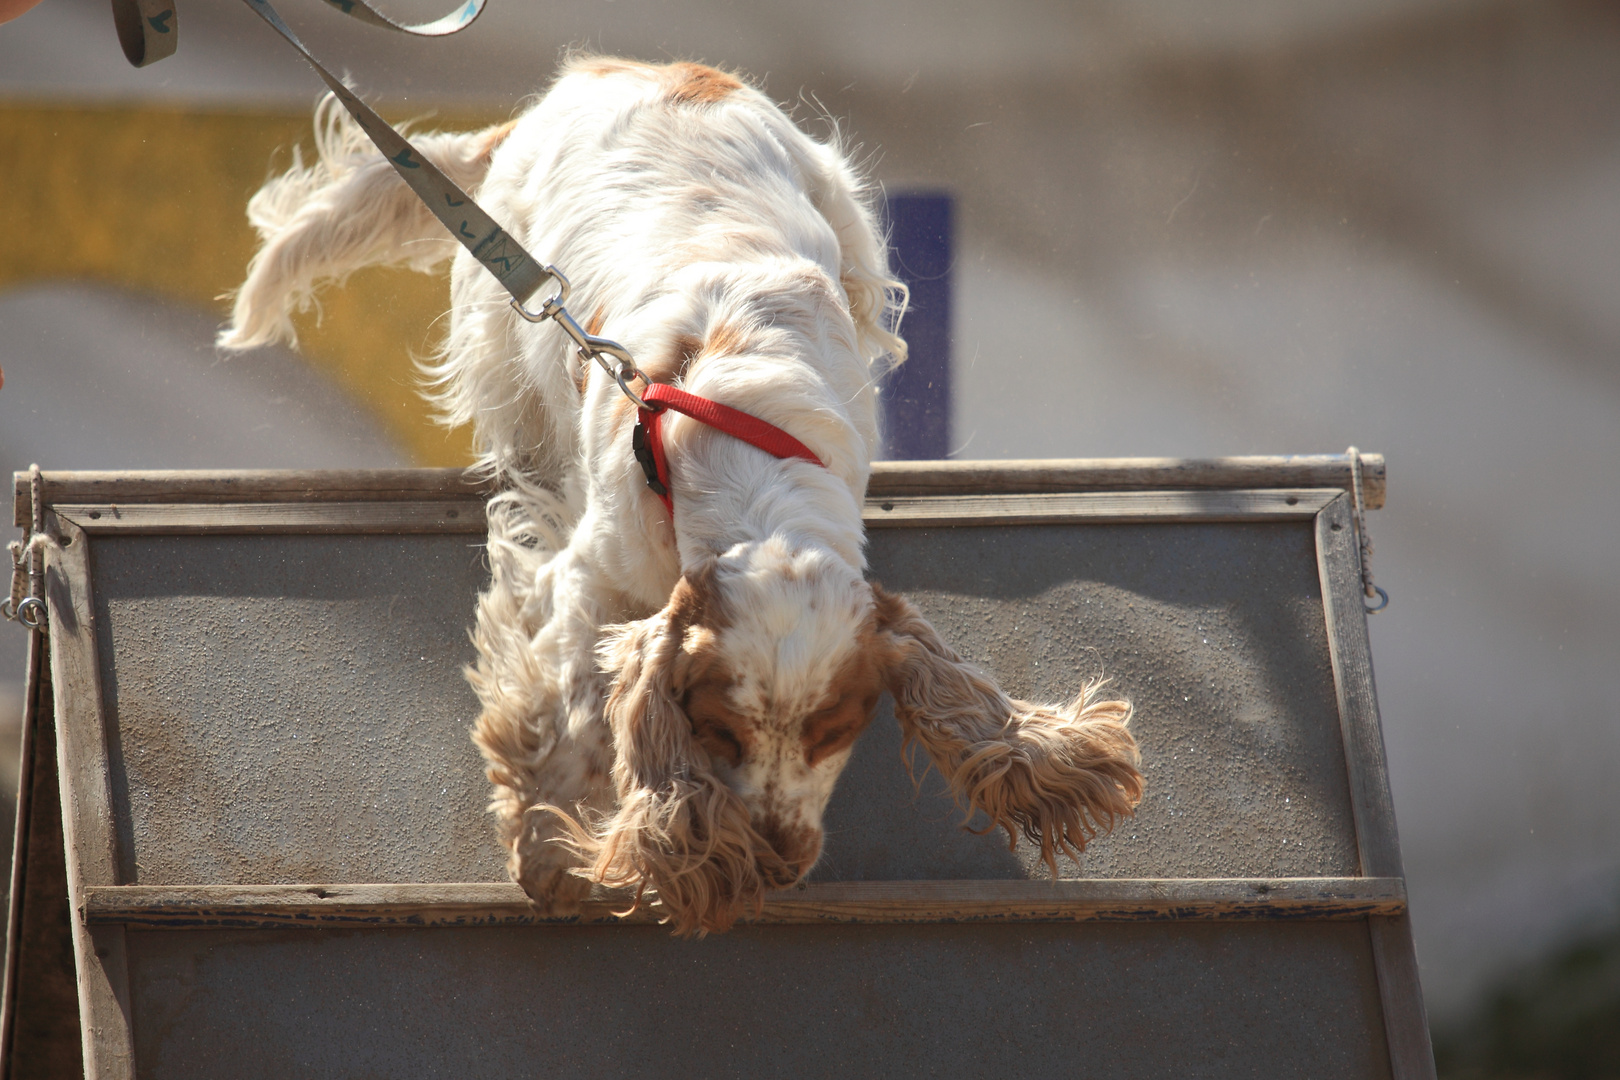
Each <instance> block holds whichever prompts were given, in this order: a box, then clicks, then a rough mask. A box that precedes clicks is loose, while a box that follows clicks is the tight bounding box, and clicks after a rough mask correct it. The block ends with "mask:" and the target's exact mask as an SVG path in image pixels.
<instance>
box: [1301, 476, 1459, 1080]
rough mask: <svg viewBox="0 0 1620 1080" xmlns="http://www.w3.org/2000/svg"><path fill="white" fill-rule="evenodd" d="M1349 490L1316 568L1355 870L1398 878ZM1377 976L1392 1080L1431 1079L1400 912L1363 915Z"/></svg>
mask: <svg viewBox="0 0 1620 1080" xmlns="http://www.w3.org/2000/svg"><path fill="white" fill-rule="evenodd" d="M1353 515H1354V507H1353V505H1352V504H1351V500H1350V496H1348V495H1340V496H1338V497H1337V498H1336V499H1334V500H1333V502H1332V503H1330V504H1329V505H1328V506H1327V507H1326V508H1325V509H1324V510H1323V511H1322V513H1321V514H1320V515H1319V516H1318V517H1317V519H1316V556H1317V567H1318V570H1319V571H1320V574H1321V579H1322V608H1323V612H1324V614H1325V616H1326V618H1327V628H1328V653H1329V656H1330V657H1331V659H1332V663H1333V684H1334V687H1335V688H1336V689H1337V692H1338V698H1339V728H1340V732H1341V734H1342V735H1343V737H1344V760H1345V767H1346V769H1347V771H1348V773H1349V779H1350V806H1351V811H1352V814H1353V816H1354V819H1355V829H1356V845H1357V848H1358V850H1359V851H1360V853H1361V872H1362V873H1363V874H1368V875H1378V876H1388V877H1395V878H1403V877H1404V871H1403V870H1402V865H1401V847H1400V838H1399V835H1398V834H1397V832H1396V828H1395V802H1394V799H1393V798H1392V797H1391V795H1390V790H1389V770H1388V765H1387V762H1386V759H1385V754H1384V731H1383V724H1382V722H1381V721H1380V719H1379V715H1378V692H1377V688H1376V686H1375V684H1374V681H1373V669H1372V647H1371V643H1370V642H1369V641H1368V639H1367V615H1366V612H1365V610H1364V609H1365V602H1364V600H1363V596H1362V591H1361V549H1360V545H1359V543H1358V542H1357V539H1356V533H1355V523H1354V521H1353ZM1368 933H1369V934H1370V935H1371V939H1372V953H1373V968H1374V970H1375V971H1376V972H1377V974H1378V988H1379V1000H1380V1003H1381V1005H1382V1007H1383V1017H1384V1032H1385V1038H1386V1039H1387V1041H1388V1043H1389V1057H1390V1072H1391V1075H1392V1076H1393V1077H1394V1080H1434V1076H1435V1067H1434V1051H1433V1048H1432V1047H1431V1045H1430V1042H1429V1023H1428V1018H1427V1015H1426V1013H1425V1011H1424V1006H1423V992H1422V989H1421V984H1420V983H1419V979H1418V968H1417V954H1416V952H1415V951H1414V949H1413V945H1412V933H1411V926H1410V923H1409V922H1408V921H1407V918H1406V916H1405V914H1404V913H1403V914H1401V915H1399V916H1390V917H1384V916H1381V917H1378V918H1373V919H1370V920H1368Z"/></svg>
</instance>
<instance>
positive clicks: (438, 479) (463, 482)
mask: <svg viewBox="0 0 1620 1080" xmlns="http://www.w3.org/2000/svg"><path fill="white" fill-rule="evenodd" d="M40 479H41V481H42V482H43V484H44V489H45V501H46V503H47V504H48V505H55V504H57V503H126V502H155V503H248V502H363V501H368V500H376V501H382V502H407V501H408V502H421V501H427V500H434V499H448V500H452V501H455V500H466V499H473V500H479V499H482V498H487V497H488V496H489V494H490V493H491V492H493V491H494V490H495V489H494V485H493V484H491V483H490V482H488V481H487V480H483V479H480V478H478V477H475V476H470V475H469V474H468V473H467V471H466V470H465V469H206V470H204V469H174V470H149V471H128V472H110V471H108V472H92V471H84V472H63V471H47V472H44V473H43V474H41V477H40ZM15 490H16V499H17V502H16V506H17V507H18V509H17V513H19V514H21V515H23V516H22V517H20V518H18V519H17V524H18V525H22V524H24V523H25V522H26V520H27V515H28V512H29V506H30V504H29V495H28V474H27V473H17V474H16V478H15Z"/></svg>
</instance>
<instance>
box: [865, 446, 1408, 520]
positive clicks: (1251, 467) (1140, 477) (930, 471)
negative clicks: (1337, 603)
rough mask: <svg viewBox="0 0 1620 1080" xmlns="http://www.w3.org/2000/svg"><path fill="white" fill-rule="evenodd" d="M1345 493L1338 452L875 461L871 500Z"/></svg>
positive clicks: (1378, 462)
mask: <svg viewBox="0 0 1620 1080" xmlns="http://www.w3.org/2000/svg"><path fill="white" fill-rule="evenodd" d="M1361 463H1362V480H1363V486H1364V488H1365V490H1366V496H1365V497H1366V500H1367V507H1368V509H1372V510H1376V509H1378V508H1379V507H1381V506H1383V505H1384V486H1385V468H1384V456H1383V455H1382V454H1363V455H1361ZM1271 487H1284V488H1324V487H1332V488H1340V489H1342V490H1345V491H1348V490H1349V489H1350V459H1349V457H1347V456H1346V455H1344V454H1299V455H1289V456H1265V457H1229V458H1067V459H1063V458H1058V459H1051V460H1034V461H878V462H874V463H873V465H872V479H871V482H870V483H869V484H868V485H867V489H866V493H867V495H868V496H869V497H874V498H878V497H885V496H893V495H945V494H953V495H979V494H996V493H1000V494H1009V495H1010V494H1018V493H1026V494H1029V493H1035V492H1043V491H1110V490H1113V491H1131V490H1135V491H1147V490H1152V489H1155V488H1168V489H1184V488H1271Z"/></svg>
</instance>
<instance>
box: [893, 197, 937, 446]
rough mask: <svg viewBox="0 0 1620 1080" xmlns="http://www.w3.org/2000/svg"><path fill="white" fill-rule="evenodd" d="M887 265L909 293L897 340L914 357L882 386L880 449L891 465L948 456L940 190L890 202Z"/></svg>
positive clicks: (896, 198)
mask: <svg viewBox="0 0 1620 1080" xmlns="http://www.w3.org/2000/svg"><path fill="white" fill-rule="evenodd" d="M886 211H887V218H888V221H887V225H888V228H889V245H890V249H891V250H890V254H889V260H890V263H889V264H890V266H891V268H892V269H893V270H894V272H895V275H896V276H897V277H899V278H900V280H901V281H904V282H905V283H906V285H907V287H909V288H910V289H911V305H910V306H909V307H908V308H907V309H906V317H905V321H904V322H903V323H901V327H900V331H901V336H902V337H904V338H905V339H906V344H907V345H908V346H910V349H911V356H910V359H908V360H907V361H906V362H905V363H904V364H902V365H900V367H899V368H898V369H897V370H896V371H895V372H894V373H893V374H892V375H890V376H889V378H888V379H887V380H886V381H885V384H884V387H883V398H882V400H883V420H884V427H883V431H884V449H885V452H886V456H888V457H889V458H892V459H896V460H917V459H920V458H942V457H944V456H945V455H946V454H948V453H950V451H951V445H950V441H951V337H952V335H951V274H952V270H953V268H954V249H955V243H954V235H953V234H954V228H955V212H954V206H953V203H952V199H951V196H950V195H948V194H946V193H944V192H938V191H924V192H899V193H891V194H890V195H889V196H888V199H887V207H886Z"/></svg>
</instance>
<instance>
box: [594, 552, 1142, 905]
mask: <svg viewBox="0 0 1620 1080" xmlns="http://www.w3.org/2000/svg"><path fill="white" fill-rule="evenodd" d="M601 660H602V664H603V666H604V667H605V668H606V669H607V670H608V671H609V672H610V674H612V676H613V687H612V690H611V692H610V695H609V698H608V704H607V714H608V720H609V723H610V724H611V726H612V729H613V736H614V742H615V747H616V752H617V753H616V760H615V764H614V771H613V779H614V784H615V787H616V789H617V795H618V802H619V805H618V808H617V810H616V812H615V813H614V814H613V815H612V816H611V817H609V818H607V819H606V820H603V821H600V822H598V823H596V827H595V828H594V830H593V831H592V833H591V834H590V836H589V838H588V841H586V842H585V843H583V844H582V847H583V850H584V852H585V854H586V855H587V856H588V857H589V858H590V859H591V860H592V862H593V865H592V866H591V867H590V869H589V870H588V871H587V873H588V874H589V875H590V876H591V877H592V878H593V879H595V880H597V881H602V882H604V883H606V884H609V885H615V886H621V887H632V888H636V889H638V890H639V889H644V888H646V887H649V886H651V887H653V888H655V889H656V890H657V891H658V896H659V899H660V901H661V902H662V903H663V905H664V906H665V908H666V909H667V910H668V912H669V917H670V920H671V921H672V922H673V923H674V924H675V929H676V931H677V932H678V933H686V934H692V933H704V932H707V931H710V930H724V929H726V928H727V927H729V926H730V925H731V924H732V923H733V922H734V921H735V920H736V919H737V917H738V916H739V915H740V914H742V913H744V912H745V911H747V910H749V909H750V908H757V906H758V905H759V903H760V902H761V901H762V899H763V896H764V893H765V891H766V890H769V889H780V888H785V887H787V886H789V885H791V884H793V883H794V882H796V881H798V880H799V878H801V877H802V876H803V875H804V874H806V873H807V872H809V870H810V868H811V867H812V866H813V865H814V864H815V862H816V859H817V858H818V857H819V856H820V854H821V844H822V826H821V821H822V813H823V811H824V810H825V809H826V806H827V802H828V800H829V799H830V798H831V796H832V791H833V786H834V784H835V783H836V781H837V779H838V775H839V773H840V772H842V771H843V768H844V765H845V764H846V763H847V762H848V760H849V757H850V752H851V750H852V749H853V747H854V745H855V740H856V738H857V737H858V736H859V735H860V734H861V732H862V731H864V730H865V728H866V727H867V725H868V724H869V723H871V720H872V717H873V715H874V713H875V712H876V710H877V704H878V699H879V697H880V695H881V694H882V692H883V691H884V690H885V689H887V690H889V691H890V692H891V693H893V694H894V697H895V715H896V717H897V718H898V719H899V720H900V722H901V724H902V726H903V728H904V729H905V734H906V736H907V739H908V740H909V741H912V742H915V743H917V744H919V745H921V746H922V748H923V749H924V750H925V751H926V752H927V753H928V755H929V756H930V757H931V758H932V759H933V762H934V764H935V765H936V766H937V767H938V768H939V769H940V771H941V773H942V774H943V775H944V776H945V777H946V779H947V780H949V781H950V782H951V784H952V786H953V788H954V789H955V790H956V792H957V793H958V795H959V796H960V797H961V798H962V799H963V801H964V802H966V803H967V804H968V806H969V807H970V808H972V809H979V810H984V811H985V812H986V813H988V814H989V815H990V818H991V820H992V821H993V822H994V823H995V824H997V825H1002V826H1004V827H1006V828H1007V830H1008V832H1009V834H1016V833H1017V832H1022V833H1023V834H1025V835H1027V836H1029V837H1030V838H1031V839H1032V840H1033V841H1035V842H1036V843H1039V844H1040V845H1041V849H1042V854H1043V856H1045V857H1046V859H1047V861H1048V862H1049V863H1053V864H1054V868H1055V857H1056V856H1055V853H1056V852H1057V851H1059V850H1067V851H1069V852H1071V853H1077V852H1078V850H1079V849H1080V848H1083V847H1084V845H1085V842H1086V840H1087V839H1089V837H1090V836H1091V835H1093V834H1094V833H1095V832H1096V831H1097V830H1098V829H1099V828H1104V829H1106V828H1108V827H1110V826H1111V825H1112V824H1113V821H1114V820H1115V819H1116V818H1117V817H1119V816H1121V815H1123V814H1128V813H1130V811H1131V809H1132V807H1134V806H1135V804H1136V802H1137V800H1138V799H1140V797H1141V786H1142V785H1141V778H1140V775H1139V774H1138V773H1137V771H1136V768H1135V765H1136V751H1135V745H1134V743H1133V741H1132V740H1131V737H1130V735H1129V734H1128V732H1127V731H1126V729H1125V726H1124V725H1125V721H1126V720H1127V719H1128V716H1129V706H1128V705H1125V704H1124V703H1123V702H1097V701H1093V700H1092V697H1093V693H1092V690H1091V689H1088V691H1087V693H1086V694H1084V695H1082V697H1081V699H1080V700H1078V701H1076V702H1075V703H1073V704H1072V705H1071V706H1069V707H1067V708H1058V709H1051V708H1042V707H1039V706H1033V705H1029V704H1027V703H1025V702H1021V701H1015V700H1013V699H1010V698H1008V697H1007V696H1006V695H1005V694H1003V693H1002V692H1001V691H1000V690H999V689H998V688H997V687H996V685H995V684H994V682H992V681H991V680H990V679H988V678H987V677H986V676H984V675H983V674H982V673H981V672H979V671H978V669H977V668H974V667H973V666H972V665H969V664H967V663H965V662H963V661H962V660H961V659H960V658H959V657H957V656H956V654H955V653H954V652H952V651H951V650H950V648H949V647H948V646H946V645H944V644H943V643H942V642H941V641H940V640H939V638H938V636H937V635H936V634H935V633H934V631H933V628H932V627H931V626H929V625H928V623H927V622H926V621H925V620H923V619H922V617H921V616H920V615H919V614H918V613H917V611H916V609H915V608H914V607H912V605H911V604H909V603H908V602H907V601H905V600H904V599H902V598H901V597H898V596H895V595H892V594H889V593H886V592H884V591H883V590H882V589H881V588H880V587H877V586H873V585H868V584H867V583H866V582H865V581H864V580H862V578H861V576H860V574H859V573H858V572H857V571H856V570H854V569H853V568H852V567H850V566H849V565H848V564H847V563H845V562H843V561H842V560H841V559H839V558H837V557H836V556H834V555H832V554H831V553H829V552H827V551H825V550H823V549H819V548H802V549H795V548H794V547H793V546H792V545H790V544H789V543H787V542H786V541H784V540H782V539H781V538H772V539H770V540H766V541H762V542H756V543H747V544H739V545H737V546H736V547H735V548H733V549H732V550H731V551H729V552H727V553H726V554H725V555H723V556H721V557H720V558H718V559H714V560H712V561H710V562H708V563H706V564H704V565H703V566H702V567H701V568H700V569H697V570H695V571H693V572H690V573H688V574H687V575H686V576H685V577H683V578H682V579H681V580H680V582H679V583H678V584H677V585H676V587H675V589H674V591H673V593H672V594H671V596H670V600H669V603H668V605H667V606H666V607H665V608H664V610H662V611H660V612H659V613H658V614H656V615H654V616H652V617H651V618H649V619H645V620H642V621H641V622H637V623H630V624H627V625H624V626H620V627H616V628H613V629H612V630H611V631H610V632H609V633H608V635H607V636H606V638H605V639H604V642H603V645H602V648H601Z"/></svg>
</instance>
